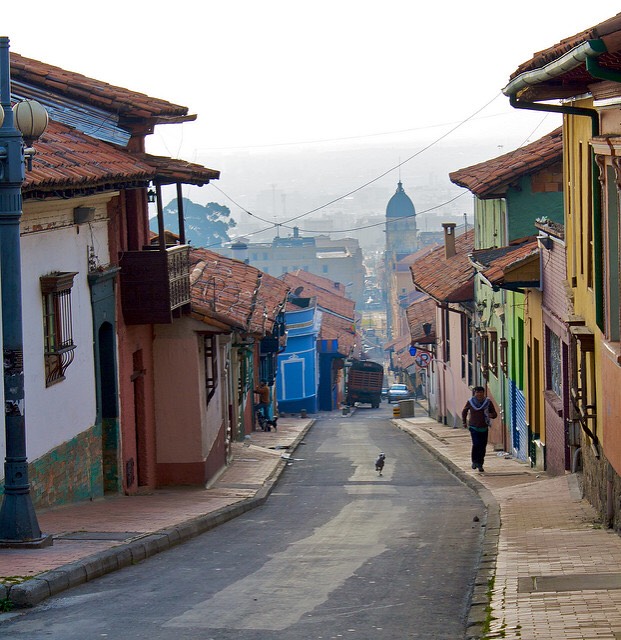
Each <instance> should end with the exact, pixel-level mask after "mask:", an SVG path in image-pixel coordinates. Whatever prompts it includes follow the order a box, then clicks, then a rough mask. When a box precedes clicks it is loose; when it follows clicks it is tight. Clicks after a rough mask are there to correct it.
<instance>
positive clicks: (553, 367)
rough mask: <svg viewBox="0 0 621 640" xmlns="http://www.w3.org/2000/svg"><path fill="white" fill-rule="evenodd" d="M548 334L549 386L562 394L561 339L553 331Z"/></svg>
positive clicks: (558, 394)
mask: <svg viewBox="0 0 621 640" xmlns="http://www.w3.org/2000/svg"><path fill="white" fill-rule="evenodd" d="M547 334H548V363H547V364H548V367H547V368H548V388H549V389H551V390H552V391H554V393H555V394H556V395H557V396H559V398H560V397H561V396H562V378H561V376H562V368H561V364H562V362H561V339H560V338H559V337H558V336H557V335H556V333H554V332H553V331H550V330H549V329H548V330H547Z"/></svg>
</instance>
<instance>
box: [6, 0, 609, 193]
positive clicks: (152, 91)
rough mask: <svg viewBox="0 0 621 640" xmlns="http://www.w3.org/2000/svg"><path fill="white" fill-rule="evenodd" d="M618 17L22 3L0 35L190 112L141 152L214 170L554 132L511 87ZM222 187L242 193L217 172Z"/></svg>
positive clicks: (546, 4) (490, 0)
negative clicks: (359, 146)
mask: <svg viewBox="0 0 621 640" xmlns="http://www.w3.org/2000/svg"><path fill="white" fill-rule="evenodd" d="M618 11H619V5H618V2H615V1H614V0H600V1H599V2H597V3H593V4H591V3H590V2H584V0H565V1H564V2H558V1H557V0H521V1H520V2H519V3H509V4H508V3H505V2H499V1H498V0H471V1H470V2H463V0H436V1H435V2H418V1H417V0H382V1H381V2H377V1H374V2H370V1H368V0H315V1H314V2H301V1H300V0H297V1H296V0H263V1H261V2H259V1H258V0H218V1H217V2H216V1H213V0H186V1H185V2H180V3H175V2H161V1H159V0H124V1H123V2H120V1H119V0H107V1H106V2H101V3H93V2H91V3H85V2H83V1H80V2H77V1H74V0H58V1H57V2H53V3H52V2H49V0H45V1H42V0H31V2H30V3H28V5H27V9H26V8H25V6H24V5H23V3H22V4H20V3H18V2H5V3H3V7H2V14H1V15H2V18H1V19H0V24H1V27H0V32H1V35H6V36H8V37H9V38H10V39H11V50H12V51H15V52H17V53H20V54H22V55H24V56H27V57H31V58H35V59H38V60H42V61H45V62H48V63H51V64H55V65H58V66H61V67H63V68H65V69H69V70H72V71H77V72H80V73H83V74H85V75H87V76H90V77H94V78H98V79H101V80H104V81H106V82H109V83H112V84H115V85H119V86H122V87H127V88H129V89H132V90H136V91H141V92H144V93H147V94H149V95H152V96H154V97H158V98H163V99H166V100H169V101H171V102H173V103H175V104H180V105H184V106H187V107H189V108H190V110H191V112H192V113H196V114H198V120H197V121H196V122H195V123H191V124H185V125H182V126H181V125H171V126H160V127H157V129H156V134H155V135H153V136H150V138H149V143H148V144H149V151H151V152H153V153H161V154H165V155H170V156H174V157H181V158H184V159H186V160H191V161H197V162H200V163H202V164H205V165H206V166H213V165H214V163H213V162H211V161H210V158H211V157H217V156H218V154H221V153H222V149H231V148H235V152H236V153H237V152H238V151H239V152H242V153H247V151H245V150H242V149H239V148H244V149H246V148H250V149H251V151H252V150H268V149H270V148H274V149H278V148H281V147H282V146H283V145H288V144H290V143H302V142H303V143H309V142H317V141H326V140H330V141H334V142H332V143H330V144H342V143H343V140H344V139H351V140H352V141H354V140H355V141H356V142H368V143H376V142H381V143H386V144H390V143H391V142H397V141H398V142H399V143H405V144H406V145H407V144H411V148H412V153H415V152H416V151H417V150H418V149H419V148H420V146H421V145H422V144H424V142H428V141H432V140H434V139H435V138H438V137H440V136H443V135H446V134H448V135H447V138H448V139H449V140H452V139H455V140H457V139H467V138H469V137H472V136H482V137H496V138H497V140H498V146H499V147H502V146H504V145H505V144H507V143H505V138H507V139H508V137H509V136H510V137H511V140H515V139H524V140H526V139H531V140H535V139H537V138H538V137H540V136H541V135H543V134H544V133H546V132H548V131H550V130H551V129H552V128H554V127H555V126H557V125H558V124H559V122H560V121H559V120H558V119H555V117H554V116H549V117H548V118H546V117H545V116H544V115H542V114H541V113H532V112H523V111H517V110H514V109H511V108H510V107H509V104H508V99H507V98H505V97H504V96H502V95H499V94H500V90H501V89H502V87H503V86H505V85H506V83H507V82H508V79H509V75H510V74H511V73H512V72H513V71H514V70H515V69H516V68H517V66H518V65H519V64H520V63H522V62H524V61H525V60H527V59H529V58H530V57H532V54H533V53H534V52H535V51H538V50H541V49H543V48H546V47H548V46H550V45H552V44H554V43H556V42H558V41H559V40H560V39H562V38H564V37H567V36H570V35H573V34H575V33H577V32H579V31H582V30H584V29H586V28H588V27H590V26H593V25H595V24H597V23H598V22H601V21H603V20H605V19H607V18H609V17H612V16H613V15H615V14H616V13H617V12H618ZM486 105H487V106H486ZM479 110H480V113H478V114H477V115H476V116H474V117H473V118H472V119H471V120H469V121H468V122H467V123H466V124H464V125H463V126H461V127H459V128H458V129H457V130H456V131H453V132H452V133H448V132H449V131H450V130H451V129H452V128H454V127H455V126H456V125H457V124H458V123H460V122H462V121H464V120H466V119H468V118H469V117H470V116H473V114H475V113H476V112H479ZM387 134H392V135H387ZM531 136H532V137H531ZM337 140H340V141H341V142H336V141H337ZM513 144H514V146H515V144H516V143H513ZM517 144H519V143H517ZM507 150H508V149H507ZM403 159H404V158H403V157H399V158H395V162H399V161H401V160H403ZM214 168H220V167H218V166H215V167H214ZM388 168H389V167H386V166H378V167H377V170H376V173H377V174H379V173H381V172H382V171H384V170H386V169H388ZM220 184H221V185H223V188H224V187H228V188H229V189H233V191H234V192H236V193H239V191H240V189H241V185H227V184H226V182H225V175H224V173H223V179H222V181H221V183H220ZM348 186H349V185H348ZM233 195H235V193H233Z"/></svg>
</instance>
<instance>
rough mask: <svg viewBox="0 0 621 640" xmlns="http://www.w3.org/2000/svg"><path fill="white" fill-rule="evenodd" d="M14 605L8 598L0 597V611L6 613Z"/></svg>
mask: <svg viewBox="0 0 621 640" xmlns="http://www.w3.org/2000/svg"><path fill="white" fill-rule="evenodd" d="M14 606H15V605H14V604H13V602H12V601H11V600H10V599H9V598H0V613H8V612H9V611H12V610H13V607H14Z"/></svg>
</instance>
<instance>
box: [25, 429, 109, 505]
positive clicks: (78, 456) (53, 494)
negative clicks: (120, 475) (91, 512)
mask: <svg viewBox="0 0 621 640" xmlns="http://www.w3.org/2000/svg"><path fill="white" fill-rule="evenodd" d="M101 441H102V439H101V427H100V426H98V425H96V426H94V427H92V428H90V429H87V430H86V431H83V432H82V433H80V434H78V435H77V436H76V437H75V438H72V439H71V440H69V441H67V442H64V443H63V444H61V445H60V446H58V447H56V448H54V449H52V450H51V451H48V452H47V453H46V454H45V455H44V456H41V457H40V458H38V459H37V460H35V461H33V462H31V463H30V464H29V465H28V474H29V478H30V493H31V497H32V501H33V504H34V505H35V507H38V508H41V507H53V506H58V505H63V504H69V503H72V502H78V501H80V500H93V499H95V498H101V497H103V468H102V451H101Z"/></svg>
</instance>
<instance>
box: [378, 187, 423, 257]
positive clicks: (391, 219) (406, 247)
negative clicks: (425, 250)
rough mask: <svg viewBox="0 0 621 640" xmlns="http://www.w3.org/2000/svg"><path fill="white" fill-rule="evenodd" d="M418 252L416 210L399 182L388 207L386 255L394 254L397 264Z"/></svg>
mask: <svg viewBox="0 0 621 640" xmlns="http://www.w3.org/2000/svg"><path fill="white" fill-rule="evenodd" d="M417 250H418V237H417V229H416V209H415V208H414V205H413V204H412V201H411V200H410V197H409V196H408V194H407V193H406V192H405V191H404V190H403V184H402V183H401V180H399V182H398V183H397V191H396V192H395V194H394V195H393V196H392V198H391V199H390V200H389V201H388V205H387V207H386V253H387V254H389V253H390V254H392V255H393V256H394V259H395V262H397V261H399V259H400V258H402V257H405V256H407V255H410V254H411V253H416V251H417Z"/></svg>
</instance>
